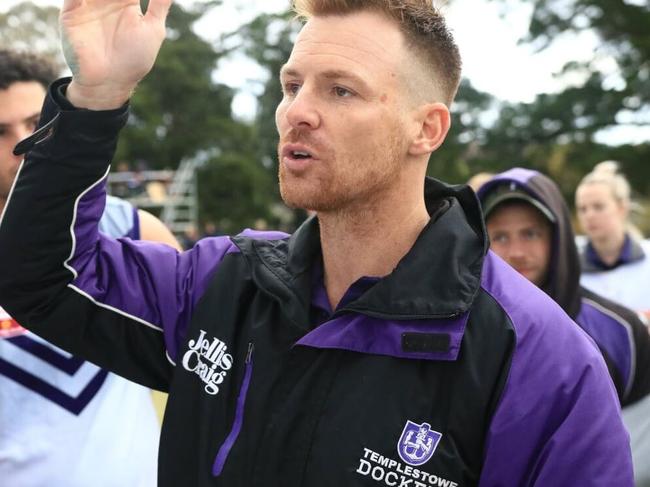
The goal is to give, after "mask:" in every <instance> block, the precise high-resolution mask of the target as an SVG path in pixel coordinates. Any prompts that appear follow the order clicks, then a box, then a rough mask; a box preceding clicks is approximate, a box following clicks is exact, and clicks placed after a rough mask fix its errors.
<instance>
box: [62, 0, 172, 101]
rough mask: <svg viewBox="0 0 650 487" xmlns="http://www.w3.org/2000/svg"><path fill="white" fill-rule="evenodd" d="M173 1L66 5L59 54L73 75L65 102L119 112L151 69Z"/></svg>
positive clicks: (78, 0)
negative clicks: (144, 10) (144, 5)
mask: <svg viewBox="0 0 650 487" xmlns="http://www.w3.org/2000/svg"><path fill="white" fill-rule="evenodd" d="M171 3H172V0H150V1H149V7H148V9H147V13H146V15H143V14H142V10H141V9H140V1H139V0H64V2H63V8H62V9H61V16H60V23H61V33H62V38H63V52H64V54H65V58H66V61H67V63H68V66H69V67H70V69H71V71H72V75H73V80H72V83H71V84H70V86H69V87H68V91H67V97H68V99H69V100H70V101H71V102H72V104H73V105H75V106H77V107H80V108H89V109H92V110H108V109H112V108H118V107H120V106H121V105H123V104H124V103H125V102H126V101H127V100H128V99H129V97H130V95H131V93H132V91H133V89H134V88H135V86H136V85H137V84H138V82H139V81H140V80H141V79H142V78H144V76H145V75H146V74H147V73H148V72H149V71H150V70H151V68H152V67H153V64H154V61H155V60H156V56H157V55H158V51H159V50H160V46H161V44H162V42H163V40H164V38H165V17H166V16H167V12H168V11H169V7H170V5H171Z"/></svg>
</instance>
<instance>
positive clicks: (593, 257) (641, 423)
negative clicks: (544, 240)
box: [576, 161, 650, 487]
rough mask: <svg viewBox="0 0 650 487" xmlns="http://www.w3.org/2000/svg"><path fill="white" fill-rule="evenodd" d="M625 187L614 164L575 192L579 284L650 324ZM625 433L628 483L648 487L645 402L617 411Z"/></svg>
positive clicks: (643, 263)
mask: <svg viewBox="0 0 650 487" xmlns="http://www.w3.org/2000/svg"><path fill="white" fill-rule="evenodd" d="M630 193H631V191H630V184H629V182H628V181H627V179H625V177H624V176H623V175H622V174H621V173H620V172H619V168H618V164H617V163H616V162H612V161H606V162H601V163H600V164H598V165H596V167H594V169H593V171H592V172H590V173H589V174H587V175H586V176H585V177H584V178H583V179H582V181H581V182H580V184H579V185H578V188H577V190H576V210H577V213H578V221H579V223H580V226H581V227H582V230H583V231H584V233H585V234H586V237H587V242H586V244H585V245H583V246H582V249H581V266H582V277H581V284H582V285H583V286H584V287H586V288H588V289H590V290H592V291H594V292H596V293H598V294H601V295H602V296H605V297H607V298H609V299H611V300H614V301H617V302H619V303H621V304H623V305H625V306H627V307H628V308H631V309H634V310H636V311H637V312H638V313H639V315H641V317H642V318H645V322H646V325H647V324H648V319H649V318H650V242H648V241H647V240H644V239H643V235H642V234H641V232H640V231H639V230H638V229H637V228H636V227H634V226H633V225H632V224H631V223H630V221H629V213H630V208H631V207H632V204H633V203H632V201H631V197H630ZM623 422H624V423H625V425H626V427H627V429H628V431H629V433H630V443H631V446H632V457H633V463H634V468H635V472H634V480H635V484H636V486H637V487H649V486H650V462H649V461H648V459H649V458H650V398H645V399H643V400H641V401H639V402H638V403H636V404H633V405H631V406H629V407H627V408H625V409H624V410H623Z"/></svg>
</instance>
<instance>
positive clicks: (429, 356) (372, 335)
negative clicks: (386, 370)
mask: <svg viewBox="0 0 650 487" xmlns="http://www.w3.org/2000/svg"><path fill="white" fill-rule="evenodd" d="M468 317H469V313H465V314H463V315H462V316H460V317H459V318H456V319H448V320H447V319H441V320H400V321H388V320H381V319H377V318H372V317H370V316H366V315H362V314H357V315H344V316H340V317H338V318H334V319H333V320H330V321H328V322H326V323H323V324H322V325H320V326H318V327H317V328H315V329H314V330H312V331H311V332H309V333H307V334H306V335H305V336H303V337H302V338H301V339H300V340H299V341H298V343H297V345H303V346H308V347H314V348H335V349H340V350H349V351H352V352H360V353H367V354H375V355H388V356H391V357H399V358H406V359H424V360H456V359H457V358H458V353H459V351H460V343H461V341H462V339H463V333H464V332H465V325H466V324H467V319H468ZM419 339H422V340H424V341H426V340H430V339H434V340H441V343H438V344H436V345H435V346H433V347H428V348H429V350H427V351H420V350H418V349H417V346H415V347H413V348H411V347H409V346H408V343H407V342H405V340H406V341H408V340H415V341H419ZM431 348H435V349H436V350H431Z"/></svg>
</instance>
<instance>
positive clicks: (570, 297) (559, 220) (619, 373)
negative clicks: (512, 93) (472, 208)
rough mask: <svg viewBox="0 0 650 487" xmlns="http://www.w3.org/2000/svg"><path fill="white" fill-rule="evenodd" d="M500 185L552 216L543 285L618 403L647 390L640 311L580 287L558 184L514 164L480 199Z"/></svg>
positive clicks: (649, 374) (648, 351) (647, 349)
mask: <svg viewBox="0 0 650 487" xmlns="http://www.w3.org/2000/svg"><path fill="white" fill-rule="evenodd" d="M502 185H508V186H514V187H515V188H516V189H518V190H522V191H525V192H526V193H528V194H529V195H531V196H532V197H533V198H535V199H536V200H537V201H539V202H541V203H542V204H543V205H544V206H545V207H546V208H548V209H549V210H550V211H551V212H552V213H553V215H554V216H555V220H556V221H555V223H554V224H553V247H552V250H551V268H550V270H549V275H548V279H547V282H546V283H545V284H544V286H542V288H543V289H544V291H545V292H546V293H547V294H548V295H549V296H550V297H552V298H553V299H554V300H555V301H556V302H557V303H558V304H560V306H562V308H563V309H564V311H566V313H567V314H568V315H569V316H570V317H571V318H573V319H574V320H575V321H576V323H578V325H580V327H581V328H582V329H583V330H585V331H586V332H587V333H588V334H589V336H591V338H593V340H594V341H595V342H596V344H597V345H598V348H600V350H601V352H602V354H603V357H604V358H605V362H606V363H607V367H608V369H609V372H610V375H611V377H612V380H613V381H614V385H615V386H616V391H617V393H618V396H619V400H620V402H621V405H622V406H627V405H629V404H631V403H633V402H636V401H638V400H639V399H641V398H643V397H645V396H646V395H648V394H650V335H649V334H648V329H647V328H646V326H645V325H644V324H643V323H642V322H641V320H640V319H639V317H638V315H637V314H636V313H635V312H634V311H632V310H630V309H628V308H625V307H623V306H621V305H619V304H616V303H614V302H612V301H610V300H608V299H606V298H604V297H602V296H600V295H598V294H596V293H593V292H591V291H589V290H587V289H585V288H583V287H581V286H580V257H579V254H578V248H577V246H576V243H575V235H574V233H573V228H572V226H571V216H570V213H569V208H568V207H567V205H566V202H565V201H564V198H563V196H562V193H561V192H560V189H559V188H558V186H557V185H556V184H555V183H554V182H553V181H552V180H551V179H549V178H548V177H547V176H545V175H543V174H541V173H540V172H537V171H533V170H529V169H523V168H513V169H511V170H509V171H506V172H503V173H501V174H497V175H496V176H495V177H494V178H492V179H491V180H490V181H488V182H487V183H485V185H484V186H482V187H481V189H480V190H479V192H478V195H479V197H480V199H481V200H483V201H485V199H486V198H487V197H488V196H489V195H490V194H491V193H492V191H494V190H496V189H497V188H499V187H501V186H502Z"/></svg>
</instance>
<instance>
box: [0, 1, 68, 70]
mask: <svg viewBox="0 0 650 487" xmlns="http://www.w3.org/2000/svg"><path fill="white" fill-rule="evenodd" d="M58 19H59V9H58V8H56V7H37V6H36V5H35V4H33V3H32V2H22V3H19V4H18V5H15V6H14V7H12V8H11V9H9V10H8V11H7V12H6V13H2V12H0V47H4V48H9V49H15V50H18V51H28V52H32V53H37V54H40V55H42V56H45V57H47V58H48V59H51V60H52V62H54V63H56V65H58V66H59V67H60V69H61V71H63V70H64V67H65V62H64V60H63V54H62V52H61V48H60V46H61V41H60V36H59V28H58Z"/></svg>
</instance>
